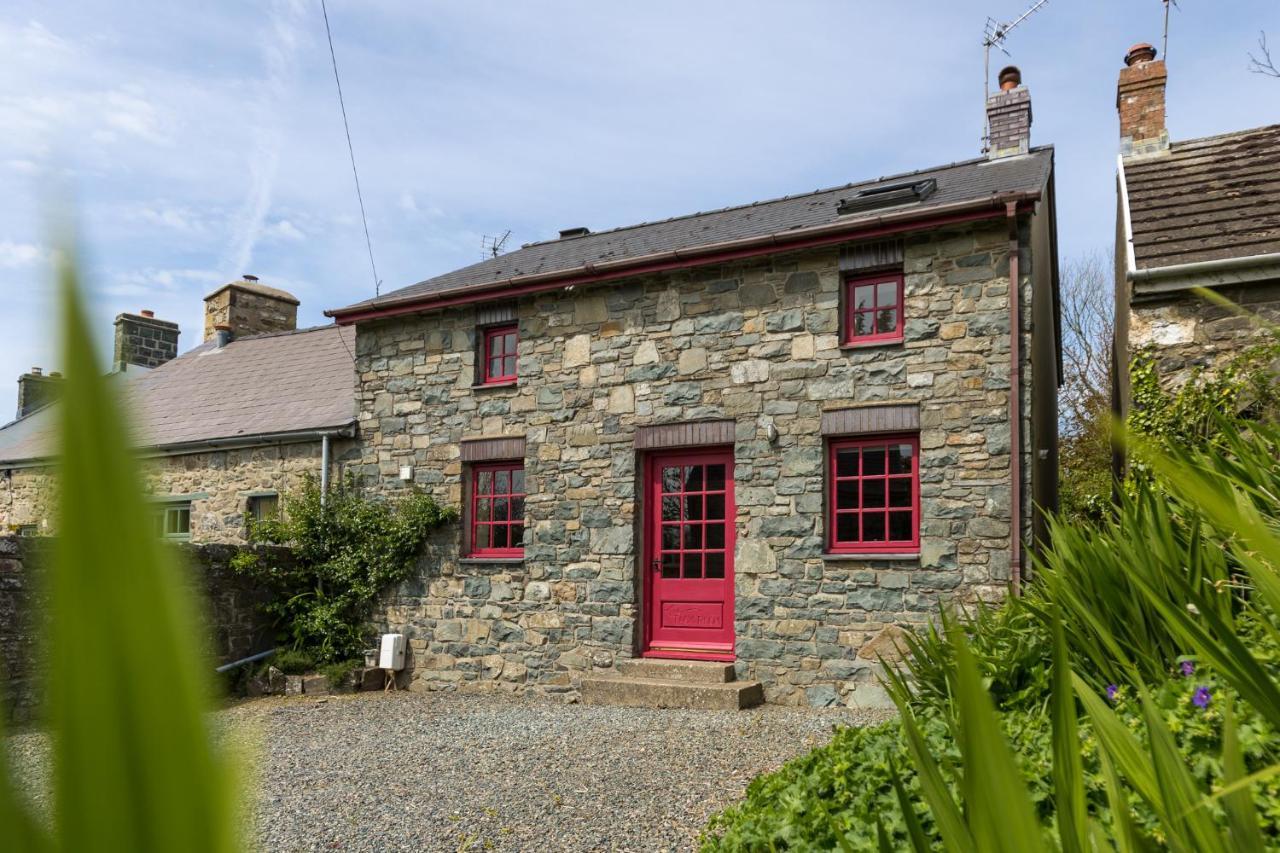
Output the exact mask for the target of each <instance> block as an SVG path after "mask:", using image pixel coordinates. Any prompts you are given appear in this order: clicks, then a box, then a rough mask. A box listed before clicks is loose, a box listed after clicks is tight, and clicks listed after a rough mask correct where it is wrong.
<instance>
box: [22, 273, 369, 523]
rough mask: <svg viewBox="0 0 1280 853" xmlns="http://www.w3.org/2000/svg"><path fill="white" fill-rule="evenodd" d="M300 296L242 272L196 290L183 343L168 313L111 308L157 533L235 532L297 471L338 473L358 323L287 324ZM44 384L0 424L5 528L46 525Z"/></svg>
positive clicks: (50, 441)
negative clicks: (190, 341)
mask: <svg viewBox="0 0 1280 853" xmlns="http://www.w3.org/2000/svg"><path fill="white" fill-rule="evenodd" d="M297 308H298V300H297V299H295V298H294V297H293V296H291V295H290V294H288V293H285V292H284V291H282V290H277V289H275V288H271V287H267V286H265V285H262V284H260V283H259V282H258V281H257V280H256V279H253V278H252V277H246V279H245V280H243V281H237V282H232V283H230V284H227V285H224V286H223V287H220V288H218V289H217V290H215V291H214V292H213V293H211V294H209V296H208V297H207V298H206V299H205V314H206V324H205V339H204V342H203V343H201V344H200V345H199V346H197V347H196V348H194V349H192V350H190V351H189V352H186V353H184V354H182V355H178V326H177V325H176V324H174V323H169V322H166V321H163V320H158V319H156V318H155V317H154V316H153V314H152V313H151V312H150V311H143V312H142V313H141V314H121V315H120V316H119V317H117V318H116V334H115V353H114V357H113V359H112V361H113V367H114V371H113V378H114V379H115V381H116V382H117V383H118V384H119V391H120V394H121V398H122V400H123V403H124V406H125V410H126V412H127V413H128V415H129V417H130V418H131V419H132V427H133V430H134V434H135V436H136V444H137V446H138V448H139V450H140V452H141V454H142V456H143V459H144V461H145V467H144V472H145V475H146V482H147V486H148V488H149V489H150V491H151V493H152V500H153V502H154V508H155V520H156V530H157V532H159V533H160V534H161V535H162V536H164V537H166V538H169V539H176V540H189V541H194V542H198V543H199V542H205V543H208V542H223V543H237V542H243V541H244V534H245V532H246V521H245V520H246V517H247V516H249V515H257V516H261V515H263V514H268V513H273V512H275V511H276V507H277V505H278V502H279V496H280V494H282V493H284V492H286V491H290V490H294V489H297V488H298V487H299V486H300V485H301V483H302V479H303V476H304V475H306V474H312V475H314V476H316V477H320V478H324V477H327V476H329V474H330V473H331V472H332V473H333V474H334V475H338V474H340V472H341V468H342V465H343V459H344V457H345V456H347V455H349V454H350V453H352V452H353V449H354V446H355V442H354V436H355V408H354V405H353V398H352V387H353V382H352V371H351V361H352V352H353V344H354V340H353V339H354V337H355V336H354V335H353V334H352V333H351V330H349V329H342V328H339V327H336V326H324V327H320V328H315V329H302V330H298V329H295V326H296V317H297ZM34 373H35V371H32V374H34ZM32 374H28V375H24V376H23V377H22V379H21V380H20V382H29V381H30V379H31V375H32ZM40 378H43V379H46V380H47V379H49V377H48V376H40ZM52 392H56V386H55V387H54V388H53V389H52V390H50V389H49V388H46V387H44V386H42V387H41V393H42V394H43V396H42V397H41V398H40V399H41V400H42V402H43V403H44V405H42V406H39V407H32V408H28V409H27V410H26V411H22V410H21V409H20V411H19V417H18V419H17V420H15V421H13V422H12V423H9V424H7V425H6V426H4V427H0V529H3V530H5V531H12V532H15V533H19V534H23V535H42V534H50V533H54V532H56V531H55V530H54V524H55V521H54V513H53V509H52V503H53V499H54V497H55V491H56V489H55V484H54V481H53V476H52V471H51V467H50V466H51V461H52V460H51V457H52V455H53V454H54V452H55V446H56V435H55V429H56V424H57V404H56V402H49V401H50V400H51V399H53V397H54V394H53V393H52ZM20 397H21V398H22V399H24V400H30V399H31V398H32V395H30V394H23V395H20ZM20 405H21V404H20Z"/></svg>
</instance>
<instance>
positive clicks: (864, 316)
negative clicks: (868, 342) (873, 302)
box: [853, 311, 871, 338]
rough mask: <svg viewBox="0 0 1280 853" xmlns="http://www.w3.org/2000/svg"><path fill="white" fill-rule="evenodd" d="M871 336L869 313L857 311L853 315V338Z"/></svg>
mask: <svg viewBox="0 0 1280 853" xmlns="http://www.w3.org/2000/svg"><path fill="white" fill-rule="evenodd" d="M869 334H871V312H870V311H857V312H854V315H853V336H854V337H855V338H858V337H862V336H863V335H869Z"/></svg>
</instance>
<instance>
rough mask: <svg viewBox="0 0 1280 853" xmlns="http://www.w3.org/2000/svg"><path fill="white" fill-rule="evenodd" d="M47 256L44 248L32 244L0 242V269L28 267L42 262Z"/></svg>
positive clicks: (9, 241)
mask: <svg viewBox="0 0 1280 853" xmlns="http://www.w3.org/2000/svg"><path fill="white" fill-rule="evenodd" d="M48 254H49V253H48V252H47V251H46V250H45V249H44V248H42V247H40V246H37V245H35V244H34V243H14V242H13V241H11V240H0V269H10V270H13V269H19V268H21V267H29V266H32V265H34V264H36V263H38V262H40V261H42V260H44V259H45V258H46V257H47V256H48Z"/></svg>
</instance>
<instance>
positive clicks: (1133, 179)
mask: <svg viewBox="0 0 1280 853" xmlns="http://www.w3.org/2000/svg"><path fill="white" fill-rule="evenodd" d="M1122 168H1123V170H1124V180H1125V185H1126V189H1127V191H1128V194H1129V222H1130V227H1131V229H1132V233H1133V254H1134V262H1135V263H1136V265H1137V268H1138V269H1151V268H1155V267H1166V266H1174V265H1177V264H1188V263H1196V262H1199V261H1212V260H1219V259H1224V258H1241V257H1250V256H1253V255H1266V254H1271V253H1275V252H1280V124H1277V125H1271V126H1269V127H1259V128H1256V129H1254V130H1243V131H1238V132H1236V133H1226V134H1223V135H1221V136H1210V137H1206V138H1204V139H1190V140H1187V141H1185V142H1175V143H1173V144H1172V145H1171V146H1170V150H1169V153H1168V154H1166V155H1159V156H1153V157H1144V158H1140V159H1132V160H1127V161H1123V162H1122Z"/></svg>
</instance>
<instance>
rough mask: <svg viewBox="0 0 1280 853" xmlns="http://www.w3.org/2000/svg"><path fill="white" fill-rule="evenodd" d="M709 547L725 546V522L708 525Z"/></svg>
mask: <svg viewBox="0 0 1280 853" xmlns="http://www.w3.org/2000/svg"><path fill="white" fill-rule="evenodd" d="M707 547H708V548H723V547H724V525H723V524H709V525H707Z"/></svg>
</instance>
